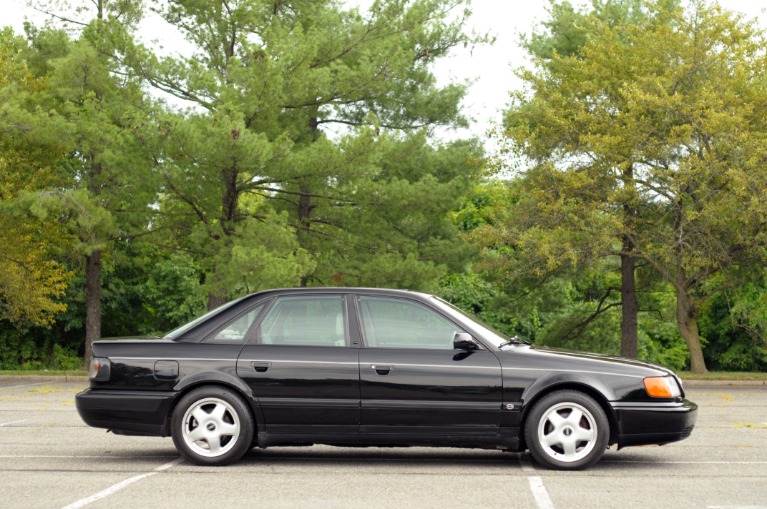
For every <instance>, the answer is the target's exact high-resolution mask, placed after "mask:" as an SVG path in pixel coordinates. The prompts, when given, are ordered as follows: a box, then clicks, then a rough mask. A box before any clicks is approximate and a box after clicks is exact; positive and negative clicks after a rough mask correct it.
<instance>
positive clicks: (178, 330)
mask: <svg viewBox="0 0 767 509" xmlns="http://www.w3.org/2000/svg"><path fill="white" fill-rule="evenodd" d="M240 300H241V299H236V300H233V301H231V302H227V303H226V304H222V305H221V306H219V307H217V308H216V309H213V310H211V311H208V312H207V313H205V314H204V315H202V316H200V317H198V318H195V319H194V320H192V321H191V322H189V323H185V324H184V325H182V326H181V327H178V328H175V329H173V330H172V331H170V332H169V333H167V334H165V335H164V336H163V339H176V338H177V337H179V336H181V335H182V334H183V333H185V332H186V331H188V330H189V329H191V328H193V327H195V326H196V325H198V324H200V323H202V322H204V321H205V320H207V319H208V318H210V317H211V316H213V315H217V314H218V313H220V312H221V311H224V310H225V309H228V308H230V307H232V306H233V305H234V304H235V303H237V302H239V301H240Z"/></svg>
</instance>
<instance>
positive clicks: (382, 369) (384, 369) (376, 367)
mask: <svg viewBox="0 0 767 509" xmlns="http://www.w3.org/2000/svg"><path fill="white" fill-rule="evenodd" d="M370 369H372V370H373V371H375V372H376V374H377V375H388V374H389V373H391V371H392V367H391V366H382V365H380V364H373V365H371V366H370Z"/></svg>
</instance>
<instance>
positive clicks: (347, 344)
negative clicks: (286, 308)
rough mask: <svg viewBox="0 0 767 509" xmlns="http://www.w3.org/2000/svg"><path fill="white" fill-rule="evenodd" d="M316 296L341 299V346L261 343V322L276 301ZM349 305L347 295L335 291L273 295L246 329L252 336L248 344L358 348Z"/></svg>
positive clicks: (286, 346)
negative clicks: (342, 335) (342, 340)
mask: <svg viewBox="0 0 767 509" xmlns="http://www.w3.org/2000/svg"><path fill="white" fill-rule="evenodd" d="M317 297H338V298H340V299H341V302H342V308H341V312H342V313H343V328H344V345H343V346H337V345H285V344H274V343H262V337H261V323H262V322H263V321H264V319H266V317H267V315H268V314H269V313H270V312H271V310H272V309H273V308H274V306H275V305H276V303H277V301H278V300H280V299H294V298H317ZM350 313H351V311H350V306H349V295H348V294H347V293H336V292H328V293H317V292H307V293H292V292H291V293H289V294H287V293H286V294H279V295H275V296H274V297H273V298H272V299H271V301H270V302H269V303H268V305H267V306H265V308H264V310H263V311H262V312H261V314H260V315H259V317H258V319H257V321H256V322H254V323H253V325H252V327H253V330H252V331H251V330H248V334H252V337H251V338H250V340H249V341H248V343H247V344H248V345H256V346H261V347H281V348H358V347H359V344H358V342H357V341H356V340H355V339H354V338H353V337H352V329H351V326H350Z"/></svg>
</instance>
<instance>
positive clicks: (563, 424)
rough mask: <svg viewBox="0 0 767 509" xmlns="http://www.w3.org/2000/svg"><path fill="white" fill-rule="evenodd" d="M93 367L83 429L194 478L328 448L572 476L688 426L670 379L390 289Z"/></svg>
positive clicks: (156, 345)
mask: <svg viewBox="0 0 767 509" xmlns="http://www.w3.org/2000/svg"><path fill="white" fill-rule="evenodd" d="M93 355H94V356H93V361H92V363H91V372H90V388H89V389H87V390H85V391H84V392H82V393H80V394H78V395H77V409H78V411H79V413H80V416H81V417H82V418H83V420H84V421H85V422H86V423H87V424H89V425H91V426H95V427H99V428H106V429H109V430H111V431H112V432H114V433H116V434H121V435H153V436H163V437H167V436H171V437H173V442H174V443H175V445H176V448H177V449H178V450H179V452H180V453H181V454H182V455H183V456H184V457H185V458H187V459H188V460H189V461H192V462H194V463H197V464H200V465H224V464H228V463H231V462H233V461H236V460H238V459H239V458H241V457H242V456H243V455H244V454H245V453H246V452H247V451H248V450H249V449H250V448H252V447H262V448H264V447H269V446H278V445H279V446H286V445H288V446H289V445H312V444H330V445H339V446H344V445H345V446H352V445H353V446H445V447H478V448H488V449H503V450H509V451H524V450H526V449H529V450H530V453H531V454H532V456H533V457H534V458H535V459H536V460H537V461H538V462H539V463H540V464H542V465H545V466H548V467H552V468H559V469H579V468H584V467H587V466H589V465H591V464H593V463H594V462H596V461H597V460H599V458H600V457H601V456H602V454H604V451H605V449H606V448H608V447H609V446H611V445H617V447H618V448H621V447H625V446H629V445H642V444H666V443H669V442H674V441H677V440H682V439H684V438H686V437H687V436H689V435H690V433H691V432H692V428H693V425H694V424H695V417H696V414H697V406H696V405H695V404H694V403H692V402H690V401H688V400H686V399H685V397H684V396H685V395H684V390H683V388H682V383H681V381H680V380H679V378H678V377H677V376H676V375H675V374H674V373H673V372H671V371H670V370H668V369H666V368H663V367H660V366H655V365H651V364H647V363H643V362H638V361H633V360H628V359H620V358H610V357H605V356H600V355H592V354H582V353H572V352H565V351H555V350H550V349H546V348H536V347H533V346H530V345H527V344H524V343H522V342H520V341H518V340H515V339H512V340H509V339H508V338H505V337H503V336H501V335H499V334H498V333H496V332H494V331H492V330H491V329H489V328H487V327H485V326H483V325H481V324H480V323H478V322H477V321H476V320H474V319H473V318H471V317H469V316H467V315H465V314H464V313H463V312H461V311H460V310H458V309H457V308H455V307H453V306H451V305H450V304H448V303H447V302H445V301H443V300H441V299H439V298H438V297H434V296H431V295H426V294H422V293H415V292H407V291H397V290H383V289H362V288H359V289H358V288H311V289H307V288H300V289H286V290H270V291H264V292H260V293H256V294H253V295H249V296H247V297H244V298H241V299H239V300H236V301H233V302H230V303H229V304H226V305H224V306H222V307H220V308H218V309H216V310H214V311H211V312H210V313H208V314H206V315H205V316H202V317H201V318H198V319H197V320H194V321H192V322H190V323H188V324H186V325H184V326H183V327H181V328H179V329H177V330H175V331H173V332H171V333H169V334H168V335H166V336H165V337H163V338H157V339H127V340H125V339H122V340H104V341H98V342H96V343H94V345H93Z"/></svg>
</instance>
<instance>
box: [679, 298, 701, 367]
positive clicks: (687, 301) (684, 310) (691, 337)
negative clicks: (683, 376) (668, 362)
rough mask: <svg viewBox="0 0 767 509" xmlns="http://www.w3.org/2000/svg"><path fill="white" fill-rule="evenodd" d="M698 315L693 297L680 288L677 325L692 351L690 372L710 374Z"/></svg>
mask: <svg viewBox="0 0 767 509" xmlns="http://www.w3.org/2000/svg"><path fill="white" fill-rule="evenodd" d="M697 314H698V313H697V310H696V309H695V302H694V301H693V299H692V296H691V295H689V294H688V293H687V292H686V291H685V290H684V289H683V287H678V288H677V291H676V323H677V325H679V332H680V334H682V338H683V339H684V342H685V343H686V344H687V349H688V350H689V351H690V370H691V371H692V372H693V373H708V369H706V361H705V360H704V359H703V348H702V347H701V345H700V336H699V335H698V317H697Z"/></svg>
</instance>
